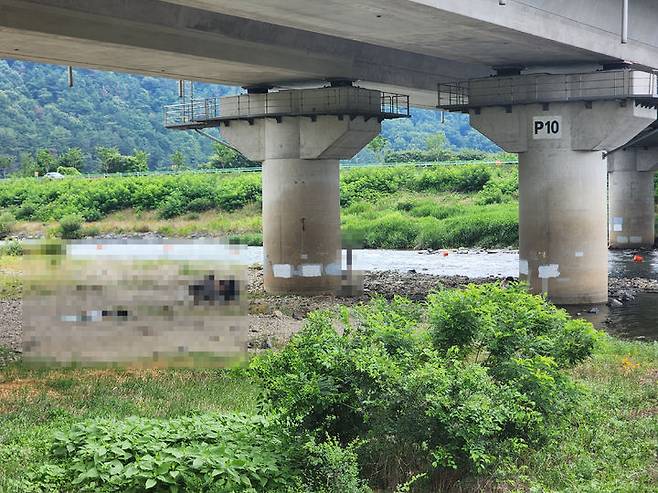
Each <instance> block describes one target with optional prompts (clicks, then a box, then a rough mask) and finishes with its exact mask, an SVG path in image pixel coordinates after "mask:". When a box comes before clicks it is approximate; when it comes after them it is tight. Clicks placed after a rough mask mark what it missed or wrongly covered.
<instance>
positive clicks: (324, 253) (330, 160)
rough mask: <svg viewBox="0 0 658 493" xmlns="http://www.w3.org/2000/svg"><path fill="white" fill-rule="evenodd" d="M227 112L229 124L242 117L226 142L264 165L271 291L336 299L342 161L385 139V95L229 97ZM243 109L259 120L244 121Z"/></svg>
mask: <svg viewBox="0 0 658 493" xmlns="http://www.w3.org/2000/svg"><path fill="white" fill-rule="evenodd" d="M237 98H239V100H238V99H237ZM222 108H223V109H222V116H223V117H228V116H231V115H233V116H235V117H236V120H232V121H230V124H229V125H228V126H224V127H221V133H222V135H223V137H224V138H225V139H226V140H227V141H228V142H229V143H230V144H231V145H233V146H234V147H236V148H237V149H239V150H240V151H241V152H242V153H243V154H245V155H246V156H247V157H248V158H249V159H251V160H254V161H261V162H262V163H263V246H264V259H263V269H264V282H265V290H266V291H267V292H269V293H277V294H283V293H297V294H304V295H311V294H319V293H336V292H337V291H338V290H339V289H340V287H341V275H342V265H341V233H340V201H339V160H340V159H349V158H351V157H353V156H354V155H355V154H356V153H357V152H358V151H359V150H361V149H362V148H363V147H364V146H365V145H367V144H368V142H370V141H371V140H372V139H373V138H374V137H375V136H377V135H378V134H379V132H380V130H381V124H380V119H378V118H377V116H376V114H377V113H378V112H380V111H381V108H380V93H379V92H378V91H366V90H362V89H358V88H354V87H340V88H325V89H311V90H303V91H282V92H280V93H270V94H268V95H267V100H266V99H265V95H264V94H253V95H242V96H235V97H231V98H223V100H222ZM244 108H249V111H250V112H251V115H252V116H253V115H260V116H254V117H252V116H250V117H248V118H243V117H244V115H242V113H241V112H242V111H244ZM311 111H314V112H315V113H316V114H309V112H311ZM299 114H305V116H299ZM360 115H361V116H360Z"/></svg>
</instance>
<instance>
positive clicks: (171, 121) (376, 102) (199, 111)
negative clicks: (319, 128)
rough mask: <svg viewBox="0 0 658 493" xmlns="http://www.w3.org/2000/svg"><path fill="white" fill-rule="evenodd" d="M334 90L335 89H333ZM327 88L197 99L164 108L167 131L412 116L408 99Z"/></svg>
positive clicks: (399, 96) (401, 95) (363, 90)
mask: <svg viewBox="0 0 658 493" xmlns="http://www.w3.org/2000/svg"><path fill="white" fill-rule="evenodd" d="M334 89H335V90H334ZM341 89H343V88H327V89H326V90H318V91H313V92H310V93H306V92H305V91H282V92H275V93H267V94H250V95H247V94H243V95H240V96H232V97H223V98H209V99H194V100H191V101H186V102H184V103H178V104H172V105H168V106H165V109H164V126H165V127H167V128H201V127H204V126H213V125H215V126H216V125H218V124H219V122H221V121H224V120H231V119H249V118H263V117H273V116H314V115H351V114H354V115H363V116H378V117H382V118H402V117H409V116H411V108H410V103H409V96H407V95H404V94H394V93H386V92H383V93H378V92H377V91H371V90H366V89H359V88H350V90H348V91H344V90H341Z"/></svg>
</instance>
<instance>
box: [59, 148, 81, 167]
mask: <svg viewBox="0 0 658 493" xmlns="http://www.w3.org/2000/svg"><path fill="white" fill-rule="evenodd" d="M59 166H62V167H64V168H75V169H77V170H78V171H82V168H83V167H84V154H83V153H82V150H81V149H80V148H79V147H71V148H70V149H68V150H67V151H66V152H64V153H63V154H60V155H59V157H58V158H57V167H59Z"/></svg>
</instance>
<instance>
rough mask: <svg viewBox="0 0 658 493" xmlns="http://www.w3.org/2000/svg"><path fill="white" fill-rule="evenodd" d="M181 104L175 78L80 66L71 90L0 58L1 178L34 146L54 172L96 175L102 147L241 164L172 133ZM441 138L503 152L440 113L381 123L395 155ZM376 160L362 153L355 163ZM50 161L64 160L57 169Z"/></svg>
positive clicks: (208, 90)
mask: <svg viewBox="0 0 658 493" xmlns="http://www.w3.org/2000/svg"><path fill="white" fill-rule="evenodd" d="M237 92H238V89H237V88H231V87H225V86H218V85H211V84H202V83H195V84H194V96H195V98H207V97H217V96H225V95H229V94H236V93H237ZM177 102H178V90H177V83H176V81H174V80H171V79H159V78H155V77H142V76H134V75H128V74H123V73H113V72H101V71H96V70H87V69H79V68H76V69H75V84H74V86H73V87H68V84H67V75H66V70H65V69H64V68H62V67H61V66H55V65H45V64H38V63H30V62H23V61H14V60H4V61H0V149H2V153H3V154H6V155H5V156H2V157H0V175H3V176H4V174H5V173H8V172H10V171H12V170H14V171H15V170H16V169H17V168H19V167H20V166H21V163H22V162H23V163H26V162H27V161H30V162H34V161H35V160H36V157H35V156H34V154H35V152H36V151H37V147H39V148H41V149H43V150H44V152H47V153H48V154H49V155H50V156H51V159H47V160H46V161H47V162H46V163H45V164H48V166H49V167H50V165H52V164H55V165H54V167H52V168H51V169H49V171H55V170H56V169H57V166H66V167H75V168H76V169H84V171H86V172H97V171H99V166H100V160H99V156H98V153H97V149H98V148H99V147H105V148H110V149H114V148H116V149H117V150H118V151H119V152H120V154H121V155H130V154H132V153H133V152H135V150H140V151H144V152H145V153H147V154H148V155H149V163H148V164H149V168H150V169H170V168H171V165H174V166H175V167H176V168H177V169H180V163H181V159H180V157H178V156H182V157H183V160H182V162H183V163H184V164H185V166H186V167H189V168H196V167H198V166H201V165H203V164H204V163H207V162H209V161H210V163H211V164H210V166H211V167H215V166H217V165H219V166H222V165H224V166H235V162H236V160H239V159H244V158H241V157H240V158H235V160H231V156H228V155H227V151H226V148H224V149H220V152H216V153H214V155H213V143H212V141H211V140H210V139H207V138H205V137H202V136H200V135H198V134H196V133H193V132H179V131H172V130H167V129H166V128H165V127H164V125H163V124H162V111H163V109H164V106H165V105H168V104H175V103H177ZM438 133H441V134H443V135H445V136H446V146H447V147H449V148H450V149H455V150H458V149H463V148H470V149H477V150H478V151H490V152H495V151H497V150H498V148H497V147H496V146H495V145H494V144H493V143H492V142H490V141H489V140H488V139H486V138H485V137H483V136H482V135H481V134H479V133H478V132H477V131H475V130H473V129H472V128H470V126H469V124H468V116H467V115H458V114H448V115H445V121H444V122H443V123H442V122H441V120H440V119H439V118H438V115H437V112H436V111H422V110H414V111H412V118H409V119H406V118H405V119H400V120H396V121H387V122H384V124H383V135H384V137H385V138H386V140H387V143H388V151H391V152H397V151H402V150H406V149H421V150H422V149H425V148H426V140H427V136H428V135H432V134H438ZM69 149H73V150H72V151H69ZM69 153H71V155H70V156H68V157H67V159H62V155H65V154H69ZM177 153H178V154H177ZM228 154H230V153H228ZM211 156H212V157H211ZM42 157H46V158H47V156H42ZM3 158H5V159H4V160H3ZM69 158H71V159H72V160H70V159H69ZM374 158H375V155H374V153H373V152H372V151H371V150H369V149H365V150H364V151H362V152H361V153H360V154H359V155H358V156H357V158H356V159H355V161H356V162H372V161H373V159H374ZM381 158H382V159H383V156H382V157H381ZM53 159H56V160H61V161H62V162H60V163H59V164H56V163H53V162H52V161H53ZM394 160H395V159H394ZM426 160H427V159H426ZM67 161H68V162H67ZM80 163H82V164H80ZM222 167H223V166H222ZM33 171H34V170H33ZM40 174H43V173H40Z"/></svg>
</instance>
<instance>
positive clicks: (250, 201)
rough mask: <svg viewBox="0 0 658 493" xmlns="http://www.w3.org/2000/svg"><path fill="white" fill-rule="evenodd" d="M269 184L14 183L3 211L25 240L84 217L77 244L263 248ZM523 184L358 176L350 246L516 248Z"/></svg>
mask: <svg viewBox="0 0 658 493" xmlns="http://www.w3.org/2000/svg"><path fill="white" fill-rule="evenodd" d="M260 180H261V177H260V174H259V173H241V174H233V175H223V174H220V175H215V174H196V173H182V174H178V175H170V176H132V177H111V178H103V179H100V178H99V179H89V178H87V179H83V178H67V179H63V180H52V181H44V180H34V179H27V178H26V179H14V180H8V181H5V182H4V183H3V185H4V186H3V187H2V188H0V209H4V210H5V211H6V212H8V213H10V214H13V215H14V216H15V217H16V218H17V219H18V220H19V221H20V222H19V224H18V225H16V226H14V228H15V229H16V230H18V231H26V232H31V231H33V229H31V228H35V227H36V228H41V230H43V229H46V231H47V230H48V228H47V227H45V228H44V227H43V226H41V223H52V222H53V221H59V220H61V219H62V218H63V217H65V216H69V215H75V216H79V217H81V218H83V220H84V221H86V222H87V225H86V226H82V225H81V226H82V227H81V228H77V231H76V235H77V236H87V235H89V236H93V235H94V234H99V233H110V232H111V233H129V232H146V231H153V232H158V233H161V234H164V235H180V236H184V235H189V234H191V233H196V232H200V233H207V234H214V235H229V236H234V235H238V237H240V238H243V239H246V240H247V241H248V242H249V243H250V244H258V243H259V241H260V234H261V222H260V201H261V194H262V190H261V183H260ZM517 181H518V180H517V175H516V170H515V168H514V167H512V166H483V165H477V164H473V165H459V166H449V165H436V166H429V167H424V168H417V167H413V166H395V167H367V168H354V169H349V170H346V171H343V172H342V173H341V205H342V207H343V212H342V222H343V232H344V236H345V239H346V241H349V242H350V243H352V244H357V245H363V246H364V247H366V248H450V247H459V246H467V247H468V246H474V245H480V246H483V247H495V246H503V247H504V246H509V245H514V244H516V242H517V238H518V219H517V216H518V213H517V195H518V192H517V188H518V185H517ZM50 229H51V230H54V231H58V232H59V234H61V232H62V229H61V228H50Z"/></svg>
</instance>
